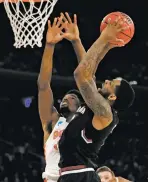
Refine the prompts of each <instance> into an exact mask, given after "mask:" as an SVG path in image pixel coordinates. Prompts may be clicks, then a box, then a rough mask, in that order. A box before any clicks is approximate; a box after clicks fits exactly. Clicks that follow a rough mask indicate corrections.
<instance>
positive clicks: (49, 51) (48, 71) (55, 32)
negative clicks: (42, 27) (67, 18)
mask: <svg viewBox="0 0 148 182" xmlns="http://www.w3.org/2000/svg"><path fill="white" fill-rule="evenodd" d="M61 21H62V17H60V19H57V18H55V19H54V22H53V25H51V23H50V21H48V31H47V35H46V45H45V49H44V53H43V58H42V63H41V68H40V74H39V77H38V107H39V115H40V119H41V122H42V128H43V131H44V134H45V131H46V127H47V124H48V122H50V121H51V120H52V114H53V112H55V109H54V108H53V94H52V90H51V87H50V82H51V76H52V67H53V60H52V59H53V53H54V47H55V44H56V43H58V42H59V41H61V40H62V39H63V37H62V35H61V30H62V27H61V26H60V25H61ZM47 137H48V136H47Z"/></svg>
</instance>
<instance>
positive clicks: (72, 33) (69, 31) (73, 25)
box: [61, 12, 79, 42]
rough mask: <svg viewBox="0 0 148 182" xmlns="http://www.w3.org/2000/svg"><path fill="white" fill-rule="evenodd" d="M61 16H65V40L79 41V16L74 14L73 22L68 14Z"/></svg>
mask: <svg viewBox="0 0 148 182" xmlns="http://www.w3.org/2000/svg"><path fill="white" fill-rule="evenodd" d="M61 16H63V23H64V33H63V36H64V38H65V39H67V40H69V41H71V42H72V41H76V40H79V29H78V25H77V15H76V14H74V17H73V20H72V19H71V18H70V16H69V14H68V13H67V12H66V13H65V14H63V13H61Z"/></svg>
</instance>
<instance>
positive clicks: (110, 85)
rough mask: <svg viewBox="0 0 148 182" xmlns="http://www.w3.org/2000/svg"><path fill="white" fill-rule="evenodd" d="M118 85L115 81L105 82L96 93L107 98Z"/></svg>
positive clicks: (113, 92) (117, 81)
mask: <svg viewBox="0 0 148 182" xmlns="http://www.w3.org/2000/svg"><path fill="white" fill-rule="evenodd" d="M120 83H121V81H120V80H116V79H114V80H105V82H104V83H103V84H102V88H98V91H99V93H100V94H101V95H102V96H104V97H105V98H108V97H109V96H110V95H111V94H115V92H116V86H119V85H120Z"/></svg>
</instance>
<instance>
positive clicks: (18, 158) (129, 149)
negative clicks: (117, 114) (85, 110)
mask: <svg viewBox="0 0 148 182" xmlns="http://www.w3.org/2000/svg"><path fill="white" fill-rule="evenodd" d="M6 105H7V104H6ZM35 105H36V104H35V103H34V104H33V105H31V107H30V108H25V107H24V106H23V105H21V103H18V104H17V103H16V104H15V106H16V108H11V107H12V106H13V103H11V104H10V105H9V107H7V110H5V109H6V108H5V109H4V110H5V112H4V114H3V115H2V118H4V116H5V119H2V120H1V123H0V182H31V181H36V182H40V181H42V179H41V173H42V171H43V170H44V166H45V163H44V153H43V142H42V137H43V132H42V129H41V125H40V120H39V117H38V114H37V110H36V108H35ZM10 109H11V110H12V111H10ZM4 110H3V111H4ZM7 112H9V116H6V115H5V114H6V113H7ZM17 113H19V116H18V115H17ZM128 117H129V118H128V121H125V120H123V119H121V122H120V124H119V125H118V126H117V127H116V128H115V130H114V132H113V133H112V134H111V135H110V137H109V138H108V139H107V141H106V143H105V145H104V146H103V147H102V149H101V151H100V155H99V160H98V166H99V167H100V166H102V165H107V166H108V167H110V168H111V169H112V170H113V171H114V172H115V174H116V175H117V176H122V177H125V178H128V179H130V180H132V181H134V182H147V181H148V168H147V165H148V143H147V140H146V137H145V136H144V135H143V134H142V132H143V131H144V123H143V122H140V121H139V117H138V114H137V113H133V114H131V115H130V116H128ZM11 118H12V120H11ZM20 119H21V120H20ZM10 121H11V122H10Z"/></svg>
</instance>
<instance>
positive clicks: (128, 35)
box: [100, 12, 135, 46]
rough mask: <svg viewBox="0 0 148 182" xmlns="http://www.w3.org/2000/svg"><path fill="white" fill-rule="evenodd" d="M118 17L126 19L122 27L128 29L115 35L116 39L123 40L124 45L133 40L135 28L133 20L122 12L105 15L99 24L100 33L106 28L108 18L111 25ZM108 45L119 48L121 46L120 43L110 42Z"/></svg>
mask: <svg viewBox="0 0 148 182" xmlns="http://www.w3.org/2000/svg"><path fill="white" fill-rule="evenodd" d="M118 16H120V17H121V18H123V19H125V18H126V20H127V21H126V22H125V23H124V24H123V27H126V26H128V27H129V28H128V29H126V30H124V31H122V32H120V33H118V34H117V38H118V39H122V40H124V45H125V44H127V43H128V42H129V41H130V40H131V39H132V38H133V36H134V32H135V26H134V23H133V20H132V19H131V18H130V17H129V16H128V15H127V14H125V13H122V12H112V13H110V14H108V15H106V16H105V17H104V18H103V20H102V22H101V25H100V31H101V32H102V30H103V29H104V28H105V27H106V26H107V23H108V19H109V18H110V22H111V23H113V22H114V21H115V20H116V18H117V17H118ZM110 43H112V44H115V45H119V46H122V45H123V43H122V42H121V43H119V42H116V41H111V42H110Z"/></svg>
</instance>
